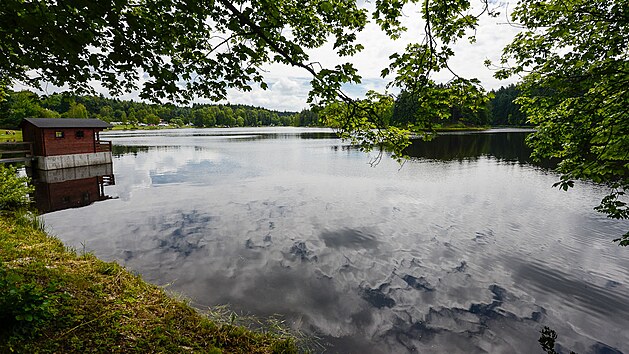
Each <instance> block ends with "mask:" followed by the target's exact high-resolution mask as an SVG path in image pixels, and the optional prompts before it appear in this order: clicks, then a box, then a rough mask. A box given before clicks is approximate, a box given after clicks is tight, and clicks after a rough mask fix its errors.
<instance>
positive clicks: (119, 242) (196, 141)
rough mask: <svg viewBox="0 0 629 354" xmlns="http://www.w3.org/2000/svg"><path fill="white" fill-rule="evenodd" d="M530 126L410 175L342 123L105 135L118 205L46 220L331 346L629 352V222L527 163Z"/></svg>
mask: <svg viewBox="0 0 629 354" xmlns="http://www.w3.org/2000/svg"><path fill="white" fill-rule="evenodd" d="M524 135H525V134H524V133H522V132H507V131H492V132H489V133H482V134H464V135H449V136H443V137H440V138H438V139H437V140H435V141H434V142H432V143H430V144H418V145H415V146H413V147H412V148H411V149H410V151H409V152H410V154H412V155H414V156H416V157H415V158H414V159H412V160H411V161H408V162H406V164H404V166H403V167H402V168H400V165H398V164H397V163H396V162H394V161H390V160H387V159H383V160H382V162H381V163H380V164H379V165H378V166H377V167H375V168H374V167H370V166H369V164H368V163H369V157H368V156H367V155H365V154H363V153H361V152H359V151H357V150H355V149H352V148H350V147H348V146H347V145H346V144H344V143H342V142H341V141H340V140H337V139H335V138H334V137H333V136H331V135H330V134H329V131H327V130H315V129H297V128H267V129H188V130H173V131H166V130H163V131H159V132H152V131H143V132H118V133H107V134H103V136H106V138H107V139H109V140H111V141H113V144H114V146H115V151H114V155H115V158H114V164H113V169H114V174H115V185H112V186H107V187H105V188H104V192H105V193H106V194H107V195H108V196H111V197H113V199H108V200H104V201H100V202H97V203H93V204H92V205H90V206H87V207H83V208H75V209H67V210H61V211H56V212H52V213H49V214H46V215H45V222H46V225H47V226H48V227H49V229H50V230H51V231H52V232H53V233H54V234H56V235H58V236H59V237H60V238H61V239H62V240H63V241H64V242H66V244H68V245H71V246H74V247H76V248H77V249H83V248H86V249H87V250H91V251H93V252H94V253H95V254H96V255H97V256H99V257H101V258H103V259H106V260H116V261H118V262H120V263H122V264H124V265H125V266H127V267H128V268H129V269H131V270H133V271H137V272H139V273H141V274H142V275H143V277H144V278H145V279H147V280H148V281H151V282H154V283H156V284H160V285H165V284H169V289H172V290H174V291H177V292H181V293H183V294H185V295H186V296H188V297H190V298H191V299H192V300H193V303H194V304H195V305H196V306H198V307H207V306H213V305H219V304H228V305H230V307H231V308H232V309H233V310H236V311H237V312H243V313H249V314H255V315H260V316H271V315H274V314H280V315H282V316H283V318H284V319H285V320H286V321H287V323H288V324H290V325H291V326H292V327H293V328H294V329H298V330H300V331H303V332H305V333H307V334H311V335H316V336H318V337H319V338H321V340H320V342H321V347H318V348H317V350H318V351H326V352H329V353H336V352H339V353H406V352H442V353H447V352H450V353H452V352H466V353H483V352H487V353H538V352H541V349H540V347H539V345H538V343H537V338H538V337H539V330H540V329H541V328H542V327H543V326H544V325H547V326H550V327H552V328H554V329H555V330H556V331H557V332H558V333H559V342H560V344H561V345H563V346H564V347H567V348H570V349H572V350H575V351H578V352H579V353H614V352H623V351H624V352H629V331H627V328H629V300H628V299H627V296H626V294H627V292H628V290H629V249H627V248H619V247H617V246H615V245H614V244H613V243H611V242H610V241H611V240H612V239H613V238H615V237H618V236H619V235H621V234H623V233H624V232H626V231H627V230H628V229H629V223H627V222H625V221H622V222H618V221H613V220H608V219H606V218H605V217H604V215H599V214H597V213H596V212H594V211H593V210H592V207H594V206H595V205H597V203H598V202H599V201H600V197H601V196H602V194H603V192H604V190H602V189H600V188H599V187H597V186H594V185H591V184H585V183H581V184H579V185H578V186H577V188H576V189H575V190H571V191H569V192H562V191H559V190H557V189H556V188H551V185H552V184H553V183H554V182H556V181H557V180H558V176H557V175H556V174H554V173H552V172H550V171H549V170H547V169H545V168H543V167H537V166H533V165H531V164H529V163H528V162H527V156H528V153H529V151H528V150H527V148H526V146H525V145H524V143H523V138H524Z"/></svg>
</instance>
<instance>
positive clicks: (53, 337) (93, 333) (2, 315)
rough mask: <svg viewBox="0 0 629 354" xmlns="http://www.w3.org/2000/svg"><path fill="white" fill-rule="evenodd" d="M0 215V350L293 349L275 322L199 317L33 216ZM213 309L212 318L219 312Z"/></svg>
mask: <svg viewBox="0 0 629 354" xmlns="http://www.w3.org/2000/svg"><path fill="white" fill-rule="evenodd" d="M19 215H22V216H20V217H17V216H14V215H6V214H4V215H1V216H0V265H1V267H0V288H1V289H2V292H0V352H2V353H5V352H16V353H53V352H57V353H61V352H62V353H129V352H137V353H295V352H298V349H297V345H296V339H295V337H293V336H291V335H290V334H288V333H287V332H286V331H285V330H282V329H281V326H277V327H276V326H271V327H266V328H265V329H264V330H255V331H254V330H251V329H249V328H247V327H244V326H238V325H236V324H235V322H236V321H235V318H236V317H235V316H234V315H231V314H229V315H227V314H226V313H224V312H216V311H215V312H212V313H213V318H212V319H210V318H208V316H206V315H202V314H201V313H199V312H198V311H196V310H195V309H193V308H192V307H190V306H189V305H188V304H187V303H185V302H183V301H181V300H177V299H174V298H173V297H171V296H169V295H168V294H166V293H165V292H164V290H163V289H161V288H159V287H157V286H155V285H152V284H149V283H147V282H145V281H143V280H142V279H141V277H140V276H138V275H134V274H132V273H131V272H129V271H127V270H126V269H125V268H124V267H122V266H120V265H118V264H116V263H107V262H104V261H101V260H99V259H98V258H96V257H95V256H93V255H91V254H82V255H81V254H77V253H76V252H75V251H72V250H68V249H67V248H66V247H65V246H64V245H63V244H62V243H61V241H60V240H59V239H57V238H55V237H51V236H49V235H47V234H46V233H45V232H43V231H42V229H43V227H42V225H41V223H40V222H38V221H37V217H36V216H33V215H31V214H19ZM217 313H218V315H217Z"/></svg>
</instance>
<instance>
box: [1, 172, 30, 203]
mask: <svg viewBox="0 0 629 354" xmlns="http://www.w3.org/2000/svg"><path fill="white" fill-rule="evenodd" d="M29 180H30V179H29V178H28V177H20V176H18V174H17V168H16V167H14V166H9V167H4V166H3V165H0V211H15V210H17V209H20V208H24V207H28V205H29V204H30V202H31V201H30V198H29V195H28V194H29V193H32V192H33V190H34V188H33V187H32V186H29V185H28V182H29Z"/></svg>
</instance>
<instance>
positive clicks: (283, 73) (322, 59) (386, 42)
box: [14, 0, 518, 111]
mask: <svg viewBox="0 0 629 354" xmlns="http://www.w3.org/2000/svg"><path fill="white" fill-rule="evenodd" d="M490 1H491V0H490ZM496 1H498V0H495V1H494V2H496ZM472 3H473V4H477V5H478V4H480V1H472ZM507 4H508V2H507ZM359 6H363V7H365V8H367V9H368V10H369V9H373V7H374V4H373V2H370V1H363V0H359ZM413 6H415V5H413ZM413 6H411V5H407V6H406V7H405V9H404V14H405V16H404V17H403V18H402V23H403V24H404V25H405V26H406V27H407V28H408V29H409V30H408V31H407V32H406V33H405V34H403V35H402V37H401V38H400V39H398V40H396V41H393V40H391V39H390V38H388V37H387V36H386V35H385V34H384V33H383V32H382V31H381V30H380V29H379V27H378V26H377V25H376V24H375V23H373V21H372V22H370V23H369V24H368V25H367V26H366V27H365V29H364V30H363V31H362V32H361V33H359V34H358V42H359V43H362V44H363V45H364V47H365V49H364V50H363V51H362V52H360V53H359V54H357V55H355V56H353V57H344V58H339V57H338V56H337V55H336V54H335V52H334V50H333V49H332V45H331V44H326V45H324V46H323V47H321V48H317V49H315V50H312V51H310V52H309V53H308V54H309V55H310V59H311V61H312V62H319V63H321V64H322V66H323V67H334V66H335V65H337V64H341V63H345V62H352V63H354V65H355V67H356V68H357V69H358V72H359V74H360V75H361V76H362V78H363V79H362V82H361V83H360V84H359V85H353V86H349V85H347V86H345V87H344V92H345V93H347V94H348V95H349V96H351V97H354V98H361V97H364V94H365V93H366V92H367V91H369V90H375V91H378V92H384V91H385V90H386V85H387V83H388V82H389V80H390V79H391V78H392V76H391V77H388V78H384V79H383V78H381V77H380V71H381V70H382V69H383V68H385V67H387V66H388V64H389V59H388V58H389V56H390V55H391V54H393V53H395V52H400V53H401V52H402V51H403V50H404V48H405V47H406V45H407V44H408V43H412V42H420V41H421V38H422V35H423V23H422V21H421V17H420V14H419V10H418V9H417V8H416V7H415V8H414V7H413ZM493 6H494V7H496V6H499V7H501V8H500V9H499V11H500V12H501V15H500V16H498V17H496V18H492V17H489V16H482V17H481V21H480V24H479V27H478V29H477V32H476V38H477V42H476V43H474V44H469V43H468V42H467V41H466V40H461V41H460V42H459V43H457V44H456V45H455V47H454V49H455V53H456V56H455V57H454V59H453V60H452V61H451V62H450V67H451V68H453V69H454V71H455V72H456V73H457V74H458V75H459V76H462V77H466V78H474V77H475V78H478V79H480V80H481V83H482V84H483V86H484V87H485V89H487V90H491V89H496V88H499V87H500V86H505V85H508V84H510V83H512V82H515V79H510V80H504V81H499V80H497V79H495V78H493V73H494V72H493V71H492V70H490V69H489V68H487V67H485V65H484V61H485V60H486V59H490V60H492V61H493V62H498V60H499V58H500V53H501V51H502V48H503V47H504V46H505V45H506V44H507V43H509V42H510V41H511V40H512V39H513V37H514V36H515V34H516V33H517V32H518V29H517V28H516V27H514V26H511V25H509V24H508V18H507V16H506V14H507V13H508V10H509V9H508V8H507V6H508V5H505V4H502V5H500V4H494V5H493ZM471 12H472V13H474V14H475V13H478V12H479V10H478V9H472V10H471ZM263 69H264V70H265V75H264V76H265V79H266V82H267V84H268V89H267V90H263V89H261V88H260V87H259V86H253V90H252V91H249V92H241V91H237V90H230V91H229V92H228V98H227V100H225V101H223V102H221V103H227V102H229V103H232V104H246V105H252V106H258V107H264V108H268V109H273V110H278V111H300V110H302V109H305V108H308V103H307V102H306V100H307V97H308V91H309V87H310V80H311V76H310V74H309V73H308V72H306V71H305V70H304V69H301V68H294V67H289V66H286V65H282V64H271V65H267V66H265V67H264V68H263ZM450 78H451V74H449V73H448V74H447V75H446V74H437V75H436V76H435V79H436V81H438V82H446V81H448V80H449V79H450ZM94 88H95V90H96V91H97V92H99V93H103V94H104V95H105V96H109V95H108V94H107V91H106V90H105V89H104V88H102V87H101V86H100V85H98V84H97V83H95V84H94ZM14 89H26V88H25V87H20V86H19V85H16V86H15V87H14ZM56 91H60V89H58V88H55V87H48V88H47V89H46V90H45V92H41V93H45V94H50V93H53V92H56ZM389 93H392V94H396V93H397V91H396V90H395V89H393V90H389ZM119 98H121V99H126V100H130V99H133V100H136V101H139V98H138V92H132V93H129V94H126V95H123V96H121V97H119ZM195 102H197V103H214V102H211V101H208V100H203V99H198V100H196V101H195Z"/></svg>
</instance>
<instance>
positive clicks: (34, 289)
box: [0, 267, 61, 336]
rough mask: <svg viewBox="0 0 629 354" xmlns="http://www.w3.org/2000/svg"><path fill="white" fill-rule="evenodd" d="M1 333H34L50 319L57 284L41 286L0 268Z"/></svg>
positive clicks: (20, 275)
mask: <svg viewBox="0 0 629 354" xmlns="http://www.w3.org/2000/svg"><path fill="white" fill-rule="evenodd" d="M0 288H1V289H3V290H2V292H0V333H2V334H3V335H9V336H11V335H16V334H18V335H19V334H27V335H28V334H30V335H34V334H36V333H37V331H38V329H39V328H40V327H43V326H44V324H45V323H46V321H48V320H50V319H51V318H53V317H54V316H55V314H56V312H57V311H56V309H55V307H54V306H53V303H54V302H55V301H56V300H57V298H59V297H60V296H61V295H58V294H55V291H56V290H57V285H56V284H52V283H51V284H47V285H46V286H42V285H40V284H38V283H37V282H36V281H34V280H33V279H30V280H29V279H28V278H27V277H24V276H23V275H22V274H20V273H18V272H16V271H9V270H7V269H4V267H2V268H0Z"/></svg>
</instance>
